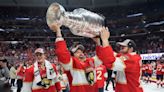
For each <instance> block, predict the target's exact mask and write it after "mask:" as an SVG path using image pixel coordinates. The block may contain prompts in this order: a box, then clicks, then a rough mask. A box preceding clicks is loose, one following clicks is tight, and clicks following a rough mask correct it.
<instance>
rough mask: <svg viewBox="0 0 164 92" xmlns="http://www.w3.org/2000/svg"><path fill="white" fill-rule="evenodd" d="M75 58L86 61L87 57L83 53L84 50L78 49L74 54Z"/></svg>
mask: <svg viewBox="0 0 164 92" xmlns="http://www.w3.org/2000/svg"><path fill="white" fill-rule="evenodd" d="M74 57H76V58H78V59H85V55H84V53H83V51H82V50H80V49H78V50H77V51H76V52H75V53H74Z"/></svg>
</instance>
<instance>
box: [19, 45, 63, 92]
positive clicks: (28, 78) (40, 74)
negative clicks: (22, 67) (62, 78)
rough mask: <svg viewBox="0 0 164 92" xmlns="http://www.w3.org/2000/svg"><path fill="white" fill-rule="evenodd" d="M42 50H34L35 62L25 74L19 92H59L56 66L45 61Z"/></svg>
mask: <svg viewBox="0 0 164 92" xmlns="http://www.w3.org/2000/svg"><path fill="white" fill-rule="evenodd" d="M44 53H45V52H44V50H43V49H42V48H38V49H36V50H35V57H36V62H35V63H34V64H33V65H32V66H30V67H28V69H26V72H25V77H24V81H23V88H22V91H21V92H61V91H62V90H61V86H60V82H59V80H58V73H57V70H56V66H55V65H54V64H51V63H50V62H49V61H47V60H46V57H45V54H44Z"/></svg>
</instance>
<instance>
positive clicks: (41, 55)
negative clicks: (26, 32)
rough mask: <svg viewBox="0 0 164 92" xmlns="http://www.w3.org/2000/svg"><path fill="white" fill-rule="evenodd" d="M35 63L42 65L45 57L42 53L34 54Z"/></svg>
mask: <svg viewBox="0 0 164 92" xmlns="http://www.w3.org/2000/svg"><path fill="white" fill-rule="evenodd" d="M35 57H36V60H37V62H39V63H42V62H44V60H45V55H44V54H43V53H35Z"/></svg>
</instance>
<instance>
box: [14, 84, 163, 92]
mask: <svg viewBox="0 0 164 92" xmlns="http://www.w3.org/2000/svg"><path fill="white" fill-rule="evenodd" d="M142 87H143V89H144V92H164V87H163V88H161V87H159V88H157V85H156V84H155V83H148V84H145V83H142ZM12 90H13V92H16V87H14V88H12ZM104 92H115V91H113V90H112V85H111V84H110V85H109V87H108V91H106V90H104Z"/></svg>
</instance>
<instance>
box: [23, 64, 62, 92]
mask: <svg viewBox="0 0 164 92" xmlns="http://www.w3.org/2000/svg"><path fill="white" fill-rule="evenodd" d="M52 66H53V69H54V71H55V73H56V75H58V73H57V70H56V66H55V65H54V64H52ZM38 67H39V65H38ZM39 73H40V76H46V69H41V68H39ZM34 80H35V75H34V65H32V66H30V67H29V68H28V69H26V72H25V77H24V81H23V88H22V91H21V92H58V91H59V92H60V90H61V86H60V82H59V80H58V77H56V78H55V79H52V82H51V84H50V87H49V88H48V89H45V88H43V87H42V86H38V85H37V83H35V82H34ZM57 90H58V91H57Z"/></svg>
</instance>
